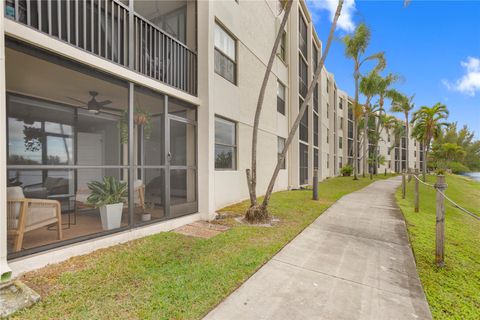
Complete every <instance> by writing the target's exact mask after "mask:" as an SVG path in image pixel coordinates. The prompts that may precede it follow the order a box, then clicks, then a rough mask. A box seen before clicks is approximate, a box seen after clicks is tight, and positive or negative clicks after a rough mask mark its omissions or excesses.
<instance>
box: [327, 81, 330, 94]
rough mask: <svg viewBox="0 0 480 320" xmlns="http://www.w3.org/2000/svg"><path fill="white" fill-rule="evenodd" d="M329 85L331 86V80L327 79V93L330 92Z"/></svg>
mask: <svg viewBox="0 0 480 320" xmlns="http://www.w3.org/2000/svg"><path fill="white" fill-rule="evenodd" d="M328 87H330V81H329V80H328V79H327V93H328Z"/></svg>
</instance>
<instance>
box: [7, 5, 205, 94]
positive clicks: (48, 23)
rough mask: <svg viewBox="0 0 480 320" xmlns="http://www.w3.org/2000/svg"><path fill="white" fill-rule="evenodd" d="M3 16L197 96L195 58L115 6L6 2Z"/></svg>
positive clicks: (126, 8)
mask: <svg viewBox="0 0 480 320" xmlns="http://www.w3.org/2000/svg"><path fill="white" fill-rule="evenodd" d="M5 16H6V17H7V18H9V19H12V20H15V21H17V22H19V23H22V24H24V25H27V26H29V27H31V28H34V29H36V30H38V31H40V32H43V33H46V34H48V35H50V36H52V37H54V38H57V39H59V40H61V41H64V42H67V43H69V44H71V45H74V46H75V47H77V48H81V49H83V50H85V51H88V52H90V53H92V54H95V55H97V56H100V57H102V58H104V59H107V60H109V61H111V62H114V63H116V64H119V65H122V66H124V67H127V68H130V69H133V70H135V71H137V72H139V73H141V74H143V75H146V76H148V77H151V78H153V79H156V80H158V81H160V82H163V83H165V84H167V85H170V86H172V87H174V88H177V89H180V90H182V91H185V92H187V93H189V94H192V95H196V94H197V55H196V53H195V52H193V51H192V50H190V49H189V48H187V47H186V46H185V45H184V44H183V43H181V42H179V41H178V40H177V39H175V38H173V37H172V36H170V35H168V34H167V33H165V32H164V31H163V30H161V29H160V28H158V27H157V26H155V25H154V24H152V23H150V22H149V21H148V20H146V19H144V18H143V17H141V16H140V15H139V14H137V13H136V12H134V11H133V10H131V9H130V8H129V7H127V6H125V5H124V4H123V3H121V2H119V1H116V0H69V1H66V0H48V1H46V0H7V2H6V8H5ZM130 57H132V59H131V60H130Z"/></svg>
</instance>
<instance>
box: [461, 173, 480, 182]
mask: <svg viewBox="0 0 480 320" xmlns="http://www.w3.org/2000/svg"><path fill="white" fill-rule="evenodd" d="M463 175H464V176H467V177H469V178H472V179H473V180H476V181H480V172H465V173H464V174H463Z"/></svg>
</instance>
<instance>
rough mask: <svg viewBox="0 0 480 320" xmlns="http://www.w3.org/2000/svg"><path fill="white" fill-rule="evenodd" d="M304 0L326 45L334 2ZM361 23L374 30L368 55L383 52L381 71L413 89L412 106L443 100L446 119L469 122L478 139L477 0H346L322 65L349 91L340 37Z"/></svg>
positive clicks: (349, 66) (350, 80)
mask: <svg viewBox="0 0 480 320" xmlns="http://www.w3.org/2000/svg"><path fill="white" fill-rule="evenodd" d="M307 3H308V6H309V8H310V11H311V12H312V17H313V20H314V24H315V29H316V31H317V33H318V35H319V37H320V39H321V40H322V41H323V42H324V45H325V43H326V40H327V37H328V31H329V29H330V24H331V19H332V12H333V11H334V10H335V8H336V4H337V1H336V0H307ZM361 22H364V23H366V24H367V25H368V26H369V27H370V30H371V34H372V35H371V43H370V46H369V48H368V50H367V53H366V54H367V55H370V54H372V53H376V52H379V51H385V54H386V57H387V69H386V70H385V71H384V73H388V72H393V73H397V74H399V75H401V76H402V77H403V79H404V80H403V81H402V82H401V83H398V84H396V85H395V87H396V88H397V89H398V90H400V91H402V92H404V93H405V94H407V95H412V94H415V105H416V107H419V106H422V105H428V106H431V105H433V104H435V103H436V102H442V103H444V104H446V105H447V107H448V109H449V110H450V118H449V121H458V123H459V125H463V124H467V125H468V127H469V128H470V129H472V130H474V131H475V133H476V138H480V1H417V0H412V1H411V2H410V4H409V5H408V6H407V7H404V6H403V1H353V0H345V5H344V9H343V10H342V16H341V20H340V21H339V25H338V27H337V30H336V34H335V36H336V40H334V42H333V43H332V47H331V49H330V53H329V55H328V57H327V61H326V67H327V69H328V70H329V71H330V72H333V74H334V75H335V80H336V82H337V85H338V86H339V87H340V88H341V89H342V90H344V91H346V92H347V93H348V94H349V95H350V96H353V93H354V83H353V78H352V70H353V64H352V62H351V61H350V60H349V59H347V58H346V57H345V55H344V50H343V45H342V43H341V42H340V40H339V38H340V37H342V36H343V35H345V34H347V33H349V32H351V31H352V29H353V28H354V26H356V25H358V24H359V23H361ZM370 67H371V66H368V65H367V66H366V68H364V70H363V72H364V73H365V72H368V71H369V68H370Z"/></svg>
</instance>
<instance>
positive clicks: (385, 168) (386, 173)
mask: <svg viewBox="0 0 480 320" xmlns="http://www.w3.org/2000/svg"><path fill="white" fill-rule="evenodd" d="M386 176H387V168H385V177H386Z"/></svg>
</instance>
